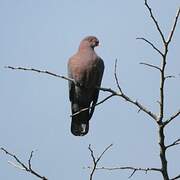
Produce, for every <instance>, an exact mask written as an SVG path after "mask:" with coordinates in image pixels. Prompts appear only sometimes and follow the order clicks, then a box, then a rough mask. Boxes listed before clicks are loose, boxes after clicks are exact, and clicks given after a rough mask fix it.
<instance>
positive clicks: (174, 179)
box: [170, 174, 180, 180]
mask: <svg viewBox="0 0 180 180" xmlns="http://www.w3.org/2000/svg"><path fill="white" fill-rule="evenodd" d="M176 179H180V174H179V175H178V176H176V177H174V178H172V179H170V180H176Z"/></svg>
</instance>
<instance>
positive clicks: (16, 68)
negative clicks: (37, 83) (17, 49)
mask: <svg viewBox="0 0 180 180" xmlns="http://www.w3.org/2000/svg"><path fill="white" fill-rule="evenodd" d="M5 68H8V69H12V70H23V71H33V72H37V73H42V74H48V75H51V76H54V77H58V78H62V79H65V80H68V81H72V82H73V83H74V84H75V85H77V86H78V84H77V83H76V82H75V81H74V79H71V78H68V77H66V76H61V75H58V74H55V73H52V72H50V71H47V70H39V69H34V68H25V67H13V66H5Z"/></svg>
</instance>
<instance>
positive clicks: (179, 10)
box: [167, 7, 180, 44]
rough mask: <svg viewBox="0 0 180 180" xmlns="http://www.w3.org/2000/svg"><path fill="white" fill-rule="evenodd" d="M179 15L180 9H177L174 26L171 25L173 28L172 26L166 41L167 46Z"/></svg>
mask: <svg viewBox="0 0 180 180" xmlns="http://www.w3.org/2000/svg"><path fill="white" fill-rule="evenodd" d="M179 14H180V7H179V9H178V10H177V13H176V17H175V20H174V24H173V26H172V30H171V32H170V34H169V37H168V39H167V44H169V43H170V42H171V39H172V37H173V34H174V31H175V29H176V25H177V22H178V18H179Z"/></svg>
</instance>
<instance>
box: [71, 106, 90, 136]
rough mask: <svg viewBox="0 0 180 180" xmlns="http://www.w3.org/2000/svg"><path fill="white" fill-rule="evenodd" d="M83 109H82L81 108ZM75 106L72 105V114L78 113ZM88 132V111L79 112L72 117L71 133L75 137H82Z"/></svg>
mask: <svg viewBox="0 0 180 180" xmlns="http://www.w3.org/2000/svg"><path fill="white" fill-rule="evenodd" d="M75 106H76V107H75ZM81 109H83V108H81ZM79 110H80V109H79V108H77V104H76V105H73V107H72V113H73V114H74V113H76V112H78V111H79ZM88 131H89V110H87V111H83V112H80V113H79V114H77V115H74V116H73V117H72V121H71V132H72V134H73V135H75V136H84V135H86V134H87V133H88Z"/></svg>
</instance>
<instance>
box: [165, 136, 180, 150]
mask: <svg viewBox="0 0 180 180" xmlns="http://www.w3.org/2000/svg"><path fill="white" fill-rule="evenodd" d="M179 144H180V138H179V139H177V140H175V141H174V142H173V143H171V144H169V145H168V146H166V149H167V148H170V147H172V146H176V145H179Z"/></svg>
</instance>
